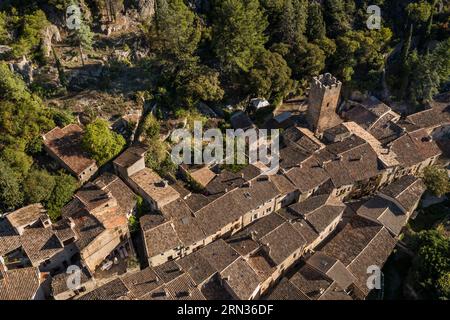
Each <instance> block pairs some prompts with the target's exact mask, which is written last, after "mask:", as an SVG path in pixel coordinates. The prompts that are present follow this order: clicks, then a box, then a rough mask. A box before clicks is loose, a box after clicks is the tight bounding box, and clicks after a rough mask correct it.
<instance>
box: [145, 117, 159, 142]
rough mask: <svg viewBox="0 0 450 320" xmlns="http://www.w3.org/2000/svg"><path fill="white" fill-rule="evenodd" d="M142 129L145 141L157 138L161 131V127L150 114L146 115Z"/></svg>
mask: <svg viewBox="0 0 450 320" xmlns="http://www.w3.org/2000/svg"><path fill="white" fill-rule="evenodd" d="M143 129H144V135H145V138H146V139H148V140H152V139H158V138H159V131H160V129H161V126H160V124H159V121H158V120H157V119H156V118H155V116H154V115H153V114H152V113H150V114H148V115H147V116H146V117H145V121H144V126H143Z"/></svg>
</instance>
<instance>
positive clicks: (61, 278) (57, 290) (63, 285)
mask: <svg viewBox="0 0 450 320" xmlns="http://www.w3.org/2000/svg"><path fill="white" fill-rule="evenodd" d="M69 276H70V274H68V273H66V272H63V273H60V274H57V275H55V276H53V277H52V283H51V292H52V296H56V295H58V294H61V293H63V292H66V291H69V290H70V289H69V288H68V287H67V280H68V278H69ZM91 279H92V278H91V275H90V274H89V271H88V270H87V269H86V268H81V278H80V280H81V281H80V285H82V284H83V283H86V282H88V281H90V280H91Z"/></svg>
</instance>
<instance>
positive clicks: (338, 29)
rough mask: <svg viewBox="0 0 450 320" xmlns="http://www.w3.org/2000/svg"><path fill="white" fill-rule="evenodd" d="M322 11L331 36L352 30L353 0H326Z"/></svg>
mask: <svg viewBox="0 0 450 320" xmlns="http://www.w3.org/2000/svg"><path fill="white" fill-rule="evenodd" d="M324 12H325V13H326V23H327V26H328V31H329V34H330V36H331V37H333V38H334V37H337V36H339V35H342V34H344V33H345V32H348V31H350V30H352V26H353V17H354V13H355V2H354V1H353V0H326V1H325V2H324Z"/></svg>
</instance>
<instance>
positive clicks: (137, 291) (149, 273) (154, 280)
mask: <svg viewBox="0 0 450 320" xmlns="http://www.w3.org/2000/svg"><path fill="white" fill-rule="evenodd" d="M122 281H123V283H124V284H125V286H126V287H127V288H128V290H129V291H130V294H131V296H132V297H133V298H134V299H137V298H140V297H142V296H144V295H145V294H147V293H148V292H150V291H152V290H154V289H156V288H159V287H160V286H161V285H162V284H163V281H162V279H160V278H159V277H158V276H157V275H156V273H155V271H153V269H152V268H145V269H143V270H141V271H138V272H134V273H131V274H128V275H125V276H124V277H123V278H122Z"/></svg>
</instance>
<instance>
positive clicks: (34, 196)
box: [22, 170, 55, 204]
mask: <svg viewBox="0 0 450 320" xmlns="http://www.w3.org/2000/svg"><path fill="white" fill-rule="evenodd" d="M22 187H23V191H24V194H25V200H26V201H27V203H30V204H31V203H38V202H42V201H46V200H47V199H49V197H50V195H51V194H52V193H53V189H54V187H55V178H54V177H53V176H52V175H50V174H49V173H48V172H47V171H46V170H31V171H30V173H29V174H28V176H27V177H26V178H25V180H24V181H23V183H22Z"/></svg>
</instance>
